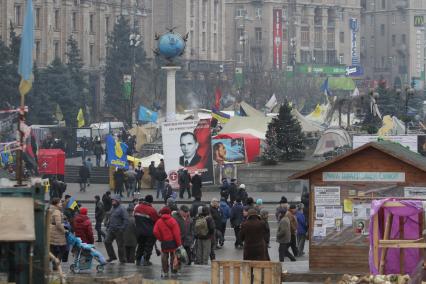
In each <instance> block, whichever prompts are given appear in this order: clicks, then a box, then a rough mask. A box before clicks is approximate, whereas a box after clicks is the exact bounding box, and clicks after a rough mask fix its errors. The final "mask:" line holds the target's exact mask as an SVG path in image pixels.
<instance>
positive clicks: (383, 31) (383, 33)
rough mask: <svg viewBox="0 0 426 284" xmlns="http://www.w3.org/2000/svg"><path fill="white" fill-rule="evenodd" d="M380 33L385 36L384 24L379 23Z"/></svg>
mask: <svg viewBox="0 0 426 284" xmlns="http://www.w3.org/2000/svg"><path fill="white" fill-rule="evenodd" d="M380 35H381V36H385V25H384V24H381V25H380Z"/></svg>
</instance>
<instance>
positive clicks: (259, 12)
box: [254, 7, 262, 18]
mask: <svg viewBox="0 0 426 284" xmlns="http://www.w3.org/2000/svg"><path fill="white" fill-rule="evenodd" d="M254 15H255V16H256V18H262V8H259V7H256V8H255V10H254Z"/></svg>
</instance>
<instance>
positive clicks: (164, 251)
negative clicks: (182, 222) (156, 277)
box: [154, 207, 182, 277]
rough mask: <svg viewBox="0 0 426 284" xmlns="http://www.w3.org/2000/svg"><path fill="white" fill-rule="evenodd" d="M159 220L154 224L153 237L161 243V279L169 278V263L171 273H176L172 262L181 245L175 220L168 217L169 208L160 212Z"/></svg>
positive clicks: (164, 208)
mask: <svg viewBox="0 0 426 284" xmlns="http://www.w3.org/2000/svg"><path fill="white" fill-rule="evenodd" d="M159 213H160V215H161V217H160V219H159V220H158V221H157V223H155V226H154V235H155V237H156V238H157V240H159V241H160V242H161V266H162V270H163V271H162V273H161V277H168V276H169V263H170V268H171V270H172V273H173V274H175V273H177V270H176V269H175V267H173V262H174V259H175V252H176V249H177V248H178V247H180V246H181V245H182V240H181V237H180V228H179V224H178V223H177V222H176V220H175V219H174V218H173V217H172V216H171V215H170V214H171V213H172V212H171V211H170V208H168V207H163V208H162V209H161V210H160V212H159Z"/></svg>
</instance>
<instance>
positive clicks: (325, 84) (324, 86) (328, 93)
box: [321, 77, 332, 96]
mask: <svg viewBox="0 0 426 284" xmlns="http://www.w3.org/2000/svg"><path fill="white" fill-rule="evenodd" d="M321 92H324V94H325V95H326V96H331V95H332V94H331V91H330V89H329V86H328V77H327V79H325V81H324V82H323V83H322V85H321Z"/></svg>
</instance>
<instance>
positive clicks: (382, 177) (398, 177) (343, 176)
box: [322, 172, 405, 182]
mask: <svg viewBox="0 0 426 284" xmlns="http://www.w3.org/2000/svg"><path fill="white" fill-rule="evenodd" d="M322 179H323V181H365V182H369V181H370V182H405V173H404V172H323V173H322Z"/></svg>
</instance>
